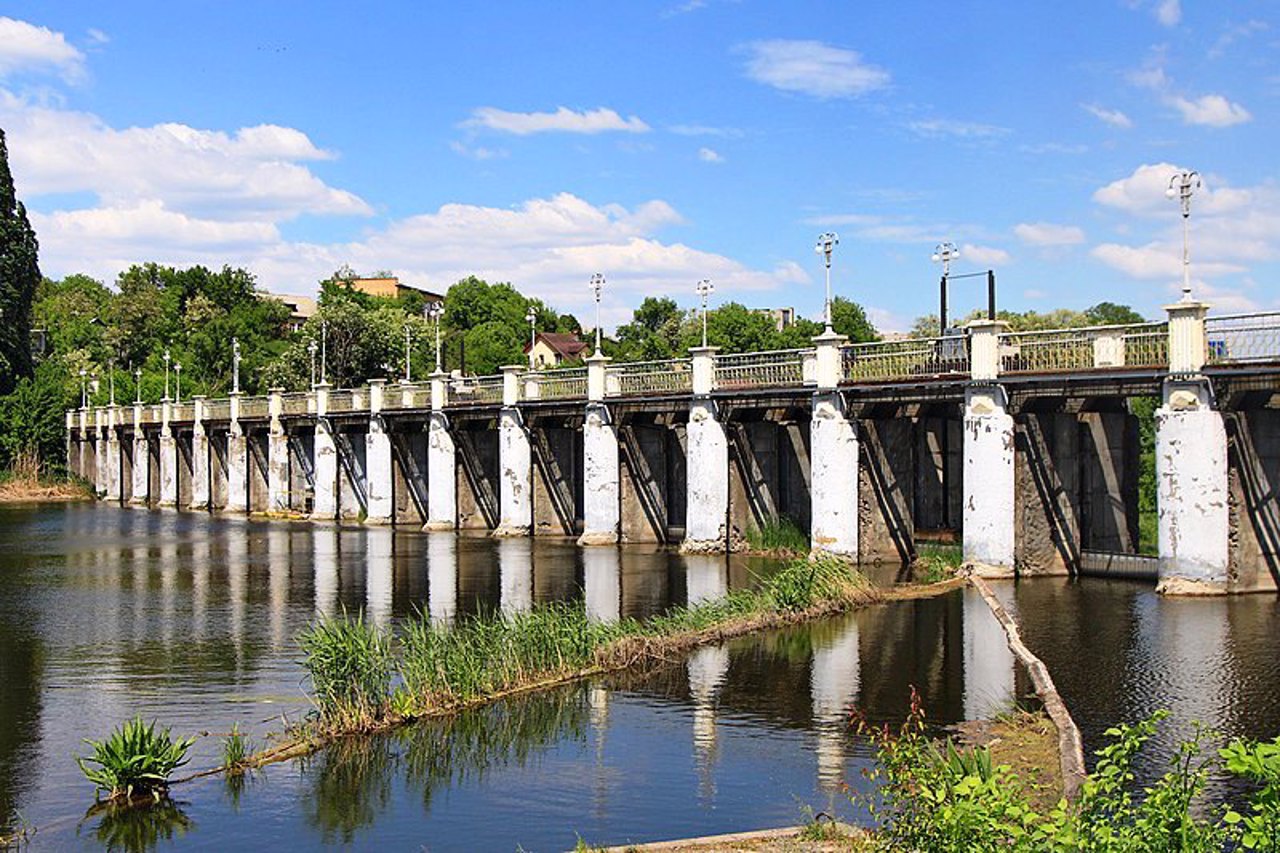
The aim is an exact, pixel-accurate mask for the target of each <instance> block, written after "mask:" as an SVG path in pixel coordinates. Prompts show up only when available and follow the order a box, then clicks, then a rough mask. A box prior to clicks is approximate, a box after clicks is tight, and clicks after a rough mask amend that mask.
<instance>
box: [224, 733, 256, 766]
mask: <svg viewBox="0 0 1280 853" xmlns="http://www.w3.org/2000/svg"><path fill="white" fill-rule="evenodd" d="M252 754H253V745H252V744H251V743H250V741H249V737H248V735H246V734H245V733H244V732H242V731H240V724H239V723H234V724H233V725H232V726H231V733H230V734H228V735H227V736H226V738H224V739H223V741H222V766H223V767H225V768H226V769H227V771H228V772H239V771H241V770H243V769H244V767H245V765H246V763H247V762H248V760H249V756H250V755H252Z"/></svg>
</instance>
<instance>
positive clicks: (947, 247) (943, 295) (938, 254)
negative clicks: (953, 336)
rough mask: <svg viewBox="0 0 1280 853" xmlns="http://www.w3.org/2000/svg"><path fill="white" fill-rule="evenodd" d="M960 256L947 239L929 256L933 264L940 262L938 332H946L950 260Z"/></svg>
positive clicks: (943, 333) (941, 333)
mask: <svg viewBox="0 0 1280 853" xmlns="http://www.w3.org/2000/svg"><path fill="white" fill-rule="evenodd" d="M958 257H960V250H959V249H957V248H956V244H955V243H952V242H951V241H949V240H944V241H943V242H941V243H939V244H938V245H937V246H936V247H935V248H934V250H933V257H931V258H930V260H931V261H933V262H934V263H935V264H942V281H941V283H940V284H939V295H938V334H939V335H945V334H946V333H947V284H948V282H949V280H950V278H951V262H952V261H954V260H955V259H956V258H958Z"/></svg>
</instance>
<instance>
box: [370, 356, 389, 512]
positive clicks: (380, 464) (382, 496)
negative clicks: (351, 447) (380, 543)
mask: <svg viewBox="0 0 1280 853" xmlns="http://www.w3.org/2000/svg"><path fill="white" fill-rule="evenodd" d="M385 386H386V380H385V379H370V380H369V431H368V432H367V433H365V438H364V442H365V444H364V446H365V460H364V464H365V478H366V484H365V496H366V499H367V500H368V505H367V507H366V508H365V523H366V524H390V523H391V516H392V513H393V512H394V504H393V502H392V494H393V493H394V491H395V484H394V481H393V478H392V476H391V436H390V435H388V434H387V424H386V421H384V420H383V418H382V404H383V394H384V392H385V391H386V388H385Z"/></svg>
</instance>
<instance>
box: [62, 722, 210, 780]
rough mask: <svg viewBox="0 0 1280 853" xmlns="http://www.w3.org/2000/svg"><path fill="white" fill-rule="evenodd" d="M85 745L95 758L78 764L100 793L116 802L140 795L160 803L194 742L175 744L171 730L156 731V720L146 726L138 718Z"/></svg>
mask: <svg viewBox="0 0 1280 853" xmlns="http://www.w3.org/2000/svg"><path fill="white" fill-rule="evenodd" d="M85 743H86V744H88V745H89V746H90V747H92V748H93V755H91V756H89V757H87V758H84V757H79V756H77V757H76V763H77V764H78V765H79V766H80V772H82V773H84V775H85V778H86V779H88V780H89V781H90V782H92V783H93V784H94V785H95V786H97V792H98V793H101V792H103V791H105V792H106V793H107V796H108V798H109V799H113V800H114V799H132V798H133V797H134V796H139V795H141V796H151V797H152V798H153V799H160V798H161V797H162V796H163V795H164V792H165V791H166V790H167V788H168V786H169V777H170V776H172V775H173V771H174V770H177V769H178V768H179V767H181V766H183V765H184V764H186V763H187V761H188V758H187V752H188V751H189V750H190V749H191V747H192V745H193V744H195V738H178V739H176V740H175V739H174V738H173V737H172V736H171V734H170V730H169V729H161V730H157V728H156V721H155V720H152V721H151V722H150V723H144V722H143V721H142V717H141V716H137V717H134V718H133V719H132V720H126V721H125V722H124V723H123V724H122V725H121V726H120V727H119V728H118V729H116V730H115V731H113V732H112V733H111V735H110V737H108V738H106V739H105V740H101V741H95V740H89V739H87V738H86V739H85ZM95 764H96V765H97V766H96V767H93V766H90V765H95Z"/></svg>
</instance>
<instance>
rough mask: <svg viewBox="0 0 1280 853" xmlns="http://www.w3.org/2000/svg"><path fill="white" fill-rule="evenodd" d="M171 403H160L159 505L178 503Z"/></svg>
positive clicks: (175, 442) (176, 445) (175, 446)
mask: <svg viewBox="0 0 1280 853" xmlns="http://www.w3.org/2000/svg"><path fill="white" fill-rule="evenodd" d="M172 420H173V403H172V402H171V401H169V400H168V399H165V400H163V401H161V403H160V506H177V505H178V442H177V439H175V438H174V437H173V427H172V426H171V424H170V422H171V421H172Z"/></svg>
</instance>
